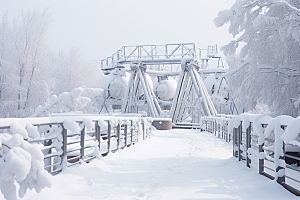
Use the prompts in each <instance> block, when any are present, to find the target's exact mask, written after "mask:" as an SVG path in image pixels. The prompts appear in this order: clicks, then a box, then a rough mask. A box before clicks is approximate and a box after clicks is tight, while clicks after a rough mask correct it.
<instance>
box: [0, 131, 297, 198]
mask: <svg viewBox="0 0 300 200" xmlns="http://www.w3.org/2000/svg"><path fill="white" fill-rule="evenodd" d="M1 198H3V197H2V196H1V195H0V199H1ZM40 199H43V200H53V199H70V200H77V199H81V200H87V199H110V200H118V199H120V200H126V199H132V200H146V199H147V200H148V199H149V200H175V199H182V200H196V199H247V200H253V199H255V200H258V199H272V200H274V199H278V200H279V199H280V200H288V199H298V198H297V197H296V196H294V195H293V194H291V193H289V192H288V191H286V190H285V189H284V188H283V187H281V186H280V185H278V184H277V183H276V182H274V181H272V180H269V179H268V178H265V177H263V176H260V175H259V174H258V173H257V171H255V170H253V169H249V168H247V167H246V166H245V164H244V163H242V162H238V161H237V160H236V158H233V157H232V147H231V144H230V143H226V142H225V141H223V140H221V139H218V138H216V137H215V136H214V135H212V134H210V133H206V132H199V131H196V130H170V131H153V132H152V135H151V138H150V139H148V140H146V141H143V142H141V143H139V144H136V145H134V146H131V147H129V148H126V149H124V150H120V151H118V152H116V153H111V154H110V155H108V156H107V157H104V158H102V159H100V160H97V159H96V160H93V161H92V162H90V163H89V164H82V165H80V166H75V167H72V168H68V169H67V170H65V171H63V172H62V173H60V174H59V175H56V176H55V177H54V182H53V186H52V188H50V189H45V190H43V191H42V192H41V193H40V194H36V193H35V192H32V191H29V192H28V193H27V194H26V195H25V198H24V200H40Z"/></svg>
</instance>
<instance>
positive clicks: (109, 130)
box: [107, 121, 111, 153]
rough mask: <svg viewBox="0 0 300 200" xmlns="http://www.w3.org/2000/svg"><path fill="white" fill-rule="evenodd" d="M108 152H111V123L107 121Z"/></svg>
mask: <svg viewBox="0 0 300 200" xmlns="http://www.w3.org/2000/svg"><path fill="white" fill-rule="evenodd" d="M107 123H108V125H107V153H110V139H111V125H110V123H109V121H108V122H107Z"/></svg>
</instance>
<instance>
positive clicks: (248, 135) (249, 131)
mask: <svg viewBox="0 0 300 200" xmlns="http://www.w3.org/2000/svg"><path fill="white" fill-rule="evenodd" d="M249 148H251V123H250V124H249V127H248V128H247V129H246V165H247V167H249V168H250V163H251V159H250V158H249V157H248V149H249Z"/></svg>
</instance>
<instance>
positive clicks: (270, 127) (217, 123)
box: [201, 113, 300, 196]
mask: <svg viewBox="0 0 300 200" xmlns="http://www.w3.org/2000/svg"><path fill="white" fill-rule="evenodd" d="M201 121H202V129H203V130H205V131H207V132H210V133H213V134H215V135H216V136H218V137H221V138H223V139H226V141H227V142H231V141H232V149H233V156H234V157H236V158H237V159H238V160H239V161H243V162H245V164H246V166H247V167H255V165H254V164H253V163H252V162H251V161H253V162H254V163H256V162H257V163H258V173H259V174H261V175H264V176H266V177H269V178H272V179H275V180H276V181H277V182H278V183H279V184H281V185H282V186H283V187H285V188H286V189H288V190H289V191H290V192H292V193H293V194H295V195H297V196H300V186H298V187H296V186H295V185H299V181H296V182H295V181H294V180H299V179H300V172H299V170H297V169H295V167H292V165H291V164H292V163H298V166H300V143H299V141H298V142H297V140H299V139H300V127H299V122H300V118H293V117H290V116H278V117H276V118H272V117H270V116H266V115H254V114H249V113H243V114H241V115H237V116H225V115H219V116H210V117H208V116H204V117H202V118H201ZM297 127H299V128H297ZM228 138H229V139H228ZM291 148H294V150H293V151H296V152H298V153H291V150H292V149H291ZM295 149H296V150H295ZM255 161H256V162H255ZM283 163H284V164H283ZM266 164H267V166H266ZM286 169H288V170H292V171H294V172H293V174H297V177H291V175H289V176H286ZM286 179H288V180H286ZM290 184H292V185H290ZM295 187H296V188H295Z"/></svg>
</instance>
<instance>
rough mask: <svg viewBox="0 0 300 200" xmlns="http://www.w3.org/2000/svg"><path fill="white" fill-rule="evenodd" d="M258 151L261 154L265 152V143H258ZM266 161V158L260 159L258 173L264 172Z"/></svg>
mask: <svg viewBox="0 0 300 200" xmlns="http://www.w3.org/2000/svg"><path fill="white" fill-rule="evenodd" d="M258 152H259V154H260V153H262V152H264V143H262V144H261V145H258ZM264 162H265V159H264V158H263V159H259V160H258V173H259V174H261V175H262V174H263V173H264Z"/></svg>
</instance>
